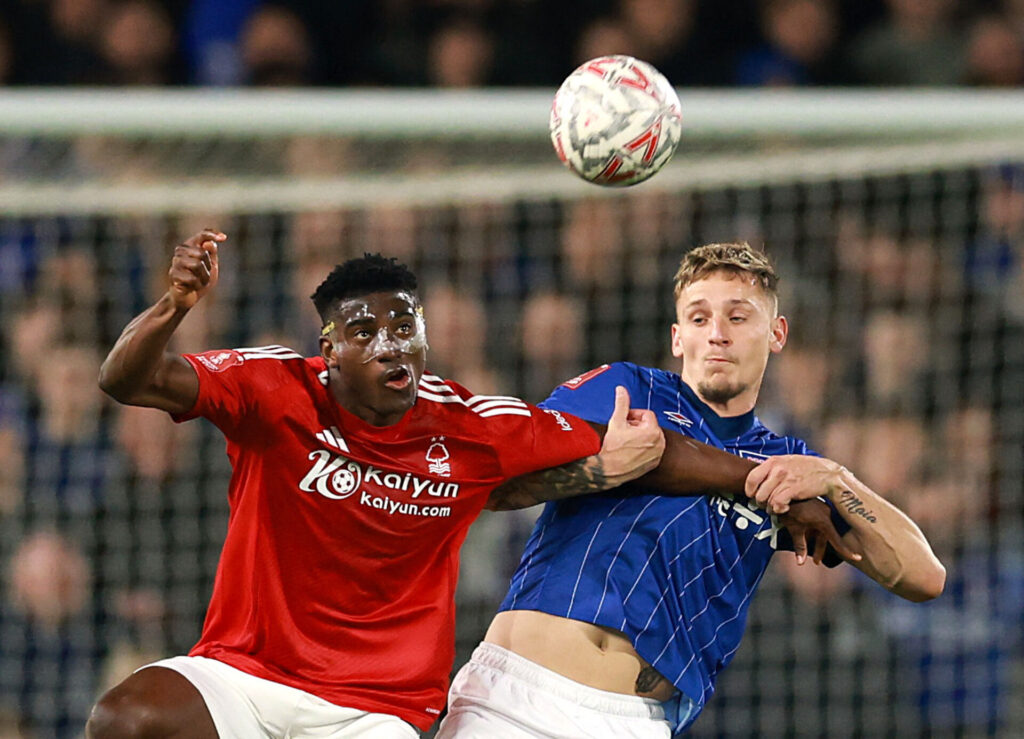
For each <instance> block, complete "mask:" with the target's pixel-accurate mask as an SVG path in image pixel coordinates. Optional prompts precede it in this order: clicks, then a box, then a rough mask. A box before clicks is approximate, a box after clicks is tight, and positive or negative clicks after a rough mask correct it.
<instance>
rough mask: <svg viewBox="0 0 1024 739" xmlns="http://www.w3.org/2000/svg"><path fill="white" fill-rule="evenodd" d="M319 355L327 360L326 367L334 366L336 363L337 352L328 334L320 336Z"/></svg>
mask: <svg viewBox="0 0 1024 739" xmlns="http://www.w3.org/2000/svg"><path fill="white" fill-rule="evenodd" d="M320 356H321V357H323V358H324V361H325V362H327V366H328V367H336V366H337V365H338V353H337V352H336V351H335V349H334V342H333V341H331V339H330V337H329V336H321V337H320Z"/></svg>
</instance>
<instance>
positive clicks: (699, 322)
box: [690, 316, 708, 326]
mask: <svg viewBox="0 0 1024 739" xmlns="http://www.w3.org/2000/svg"><path fill="white" fill-rule="evenodd" d="M707 322H708V319H707V318H705V317H704V316H694V317H693V318H691V319H690V323H692V324H693V325H694V326H703V325H704V324H705V323H707Z"/></svg>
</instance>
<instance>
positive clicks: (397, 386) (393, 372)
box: [384, 367, 412, 390]
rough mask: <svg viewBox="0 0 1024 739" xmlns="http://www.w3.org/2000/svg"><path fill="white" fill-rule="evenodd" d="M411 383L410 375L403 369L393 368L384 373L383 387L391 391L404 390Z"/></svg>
mask: <svg viewBox="0 0 1024 739" xmlns="http://www.w3.org/2000/svg"><path fill="white" fill-rule="evenodd" d="M411 382H412V375H410V374H409V370H407V369H406V368H405V367H395V368H394V369H389V370H388V371H387V372H385V373H384V386H385V387H389V388H391V389H392V390H405V388H407V387H409V383H411Z"/></svg>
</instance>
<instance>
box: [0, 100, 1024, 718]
mask: <svg viewBox="0 0 1024 739" xmlns="http://www.w3.org/2000/svg"><path fill="white" fill-rule="evenodd" d="M681 101H682V108H683V113H684V126H685V128H684V131H685V134H684V139H683V144H682V146H681V148H680V150H679V152H678V153H677V154H676V157H675V159H674V160H673V161H672V162H671V163H670V164H669V165H668V166H667V167H666V169H665V170H664V171H663V172H661V173H659V174H658V175H657V176H656V177H654V178H653V179H652V180H650V181H649V182H647V183H644V184H642V185H639V186H636V187H633V188H628V189H622V190H618V189H605V188H598V187H595V186H592V185H588V184H586V183H583V182H581V181H579V180H577V179H575V178H574V177H573V176H572V175H571V174H569V173H568V172H567V171H566V170H564V169H563V168H562V167H561V166H560V165H559V164H558V162H557V160H556V159H555V156H554V154H553V152H552V151H551V149H550V144H549V142H548V140H547V131H546V127H545V122H546V120H547V108H548V105H549V104H550V95H549V94H548V93H540V92H530V91H502V92H479V93H471V94H466V93H458V94H456V93H440V92H401V93H397V92H396V93H384V92H379V93H378V92H362V93H288V92H281V93H266V94H255V93H253V94H250V93H241V92H237V93H135V92H132V93H114V92H112V93H51V92H38V91H33V92H26V93H5V95H4V96H3V98H0V316H2V321H0V335H2V344H0V562H2V570H0V583H2V586H3V587H2V591H0V735H5V733H4V732H5V730H6V729H10V730H11V731H12V732H13V731H14V729H13V728H12V727H16V726H21V727H23V729H24V730H25V731H27V732H30V733H31V734H33V735H38V736H50V735H59V736H73V735H76V733H77V732H79V731H80V727H81V725H82V723H83V722H84V720H85V717H86V715H87V712H88V709H89V707H90V705H91V704H92V702H93V701H94V700H95V698H96V696H97V694H98V693H99V692H100V691H101V690H102V689H104V688H105V687H109V685H111V684H113V683H114V682H117V681H119V680H120V679H122V678H123V677H124V676H126V675H127V674H128V672H130V670H131V669H133V668H134V667H136V666H138V665H140V664H143V663H145V662H146V661H149V660H152V659H156V658H159V657H163V656H169V655H171V654H175V653H182V652H183V651H185V650H187V649H188V648H189V647H190V646H191V645H192V644H193V643H194V641H195V640H196V638H197V637H198V634H199V629H200V626H201V623H202V616H203V613H204V608H205V604H206V600H207V598H208V596H209V592H210V589H211V587H212V579H213V573H214V571H215V568H216V563H217V559H218V555H219V551H220V544H221V542H222V540H223V535H224V531H225V527H226V522H227V515H228V509H227V502H226V497H225V491H226V489H227V481H228V476H229V473H230V470H229V468H228V464H227V460H226V458H225V455H224V453H223V450H224V447H223V442H222V440H221V438H220V436H219V434H218V433H217V432H216V430H215V429H213V428H212V427H210V426H208V425H206V424H205V423H203V422H196V423H192V424H185V425H183V426H175V425H174V424H173V423H171V422H170V420H169V419H168V418H167V417H166V416H164V415H163V414H161V413H159V412H156V411H149V410H139V409H127V408H121V407H116V406H115V405H113V404H111V403H109V402H107V401H105V400H104V399H103V398H102V397H101V394H100V393H99V391H98V390H97V389H96V381H95V378H96V373H97V368H98V366H99V362H100V361H101V359H102V356H103V355H104V353H105V352H106V350H107V349H108V348H109V346H110V345H111V344H112V343H113V341H114V339H115V338H116V337H117V335H118V334H119V332H120V330H121V328H122V327H123V326H124V325H125V324H126V323H127V322H128V320H129V319H130V318H131V317H132V316H133V315H135V314H136V313H138V312H139V311H140V310H142V309H143V308H144V307H146V306H147V305H148V304H150V303H151V302H152V301H153V300H154V299H155V297H156V296H157V295H159V294H160V292H161V291H162V290H163V289H164V280H165V275H166V270H167V266H168V264H169V259H170V253H171V249H172V248H173V245H174V244H175V243H178V242H180V241H181V240H182V239H183V238H186V237H187V236H188V235H190V234H192V233H194V232H195V231H197V230H198V229H200V228H203V227H207V226H213V227H217V228H220V229H222V230H223V231H225V232H227V233H228V234H229V240H228V242H227V244H226V245H225V246H224V247H223V249H222V252H221V255H222V256H221V282H220V285H219V286H218V287H217V289H216V292H215V293H214V294H212V295H211V296H210V298H209V299H208V300H205V301H203V302H202V303H201V304H200V307H199V308H197V309H196V310H195V311H194V312H193V313H191V314H190V315H189V316H188V318H187V319H186V321H185V323H184V324H183V325H182V327H181V329H180V331H179V332H178V334H177V335H176V336H175V339H174V341H175V344H174V348H175V349H176V350H179V351H200V350H204V349H208V348H216V347H232V346H260V345H265V344H285V345H288V346H291V347H293V348H295V349H298V350H300V351H302V352H305V353H314V352H316V339H317V333H318V332H317V329H318V319H317V317H316V315H315V313H314V311H313V308H312V304H311V302H310V301H309V300H308V296H309V295H310V293H311V292H312V290H313V288H314V287H315V286H316V284H318V282H319V281H320V280H321V279H322V278H323V276H324V275H325V274H326V273H327V271H329V269H330V268H331V267H332V266H333V265H334V264H336V263H338V262H340V261H342V260H343V259H345V258H348V257H351V256H356V255H360V254H362V253H363V252H367V251H369V252H373V251H381V252H384V253H386V254H389V255H394V256H397V257H399V258H400V259H401V260H403V261H406V262H407V263H409V264H410V266H411V267H413V268H414V270H415V271H416V272H417V274H418V275H419V276H420V280H421V283H422V285H423V286H424V287H423V291H422V292H423V298H424V302H425V306H426V311H427V319H428V323H429V333H430V344H431V350H430V367H431V370H432V371H433V372H435V373H437V374H441V375H444V376H448V377H451V378H452V379H455V380H458V381H460V382H462V383H463V384H465V385H467V386H469V387H471V388H472V389H474V390H475V391H477V392H480V393H499V392H500V393H501V394H509V393H515V394H518V395H520V396H522V397H524V398H526V399H528V400H531V401H533V402H537V401H540V400H541V399H543V398H544V397H545V396H546V395H547V393H548V392H549V391H550V390H551V389H552V388H553V387H554V386H556V385H557V384H559V383H560V382H562V381H564V380H566V379H567V378H570V377H572V376H574V375H576V374H579V373H580V372H582V371H585V370H586V369H589V368H591V367H594V366H596V365H599V364H602V363H605V362H612V361H617V360H629V361H632V362H637V363H640V364H647V365H655V366H661V367H664V368H667V369H675V370H678V369H679V368H678V366H677V365H676V364H675V360H673V359H672V357H671V354H670V352H669V351H668V338H669V326H670V325H671V323H672V322H673V320H674V308H673V302H672V295H671V276H672V274H673V273H674V271H675V268H676V266H677V264H678V262H679V259H680V258H681V256H682V254H683V253H684V251H685V250H687V249H688V248H690V247H692V246H695V245H699V244H703V243H708V242H720V241H737V240H739V241H748V242H750V243H751V244H754V245H757V246H762V245H763V246H764V248H765V249H766V250H767V251H768V253H769V254H770V255H771V256H772V257H773V259H774V261H775V262H776V264H777V266H778V270H779V272H780V274H781V276H782V282H781V285H780V289H781V309H782V311H783V313H785V314H786V315H787V316H788V317H789V321H790V326H791V336H790V341H789V345H788V346H787V347H786V349H785V350H784V351H783V352H782V353H781V354H780V355H778V356H777V357H773V359H772V360H771V362H770V363H769V372H768V378H767V381H766V385H765V387H764V389H763V391H762V396H761V402H760V403H759V411H758V412H759V416H760V417H761V418H762V420H764V421H765V423H766V424H767V425H768V426H769V427H771V428H773V429H774V430H776V431H778V432H780V433H781V432H784V433H792V434H796V435H799V436H802V437H804V438H806V439H807V440H808V442H809V443H810V445H811V446H812V447H813V448H815V449H817V450H820V451H821V452H822V453H823V454H825V455H827V456H829V457H831V458H833V459H836V460H838V461H840V462H842V463H843V464H845V465H847V466H848V467H849V468H850V469H851V470H853V471H854V472H855V473H856V474H857V475H858V476H859V477H860V478H861V479H862V480H864V481H865V482H866V483H867V484H869V485H870V486H872V487H873V489H875V490H876V491H878V492H879V493H881V494H883V495H884V496H886V497H887V498H889V499H890V500H892V501H893V502H895V503H896V504H897V505H899V506H900V507H901V508H902V509H903V510H905V511H906V512H908V513H909V514H910V515H911V516H912V517H913V518H914V519H915V520H916V521H917V522H918V523H919V524H920V525H921V527H922V529H923V530H924V531H925V533H926V534H927V535H928V536H929V538H930V540H931V542H932V543H933V545H934V547H935V549H936V551H937V553H938V554H939V556H940V558H941V559H942V560H943V562H944V563H945V565H946V567H947V571H948V578H947V588H946V594H945V595H943V596H942V598H940V599H939V600H937V601H935V602H933V603H930V604H928V605H926V606H918V605H915V604H910V603H906V602H903V601H900V600H899V599H897V598H896V597H895V596H891V595H888V594H887V593H885V592H884V591H883V590H882V589H881V588H879V587H877V586H875V585H874V584H873V583H871V582H870V581H868V580H867V578H865V577H863V576H861V575H860V574H859V573H857V572H856V571H855V570H854V569H853V568H851V567H840V568H836V569H833V570H824V569H819V568H813V567H803V568H796V567H795V566H794V565H793V562H792V558H791V557H790V556H789V555H780V556H778V557H777V558H776V561H775V562H774V563H773V565H772V567H771V568H770V569H769V572H768V575H767V576H766V577H765V579H764V581H763V582H762V584H761V586H760V590H759V593H758V595H757V596H756V597H755V598H754V604H753V607H752V609H751V615H750V620H749V624H748V627H747V634H746V637H745V639H744V641H743V643H742V645H741V647H740V649H739V651H738V652H737V653H736V655H735V659H734V660H733V662H732V664H731V665H730V666H729V667H728V668H727V669H726V670H724V672H723V673H722V676H721V678H720V680H719V683H718V690H717V693H716V695H715V697H714V698H713V699H712V700H711V702H710V703H709V705H708V707H707V709H706V710H705V712H704V714H703V715H702V716H701V717H700V718H699V719H698V721H697V723H696V724H695V725H694V727H693V734H694V735H695V736H719V735H728V736H733V735H736V736H741V735H754V734H757V735H762V734H763V735H787V736H789V735H803V734H808V735H830V736H831V735H848V734H850V735H862V736H883V735H896V734H897V733H899V734H902V733H903V732H909V733H912V734H921V735H925V734H927V735H931V736H960V735H972V736H974V735H1004V736H1018V735H1021V734H1024V716H1022V714H1024V706H1022V705H1021V701H1020V695H1021V694H1022V688H1024V669H1022V658H1021V655H1022V644H1024V637H1022V629H1024V618H1022V615H1021V608H1022V603H1024V544H1022V542H1024V537H1022V531H1024V525H1022V524H1024V520H1022V519H1024V484H1022V483H1024V471H1022V463H1024V453H1022V451H1024V410H1022V409H1024V397H1022V396H1024V97H1022V96H1020V95H1008V94H1005V93H1000V94H998V95H994V94H987V93H969V92H962V93H954V92H941V93H916V92H915V93H911V92H905V91H896V92H891V93H885V94H881V93H854V92H849V93H836V92H833V93H824V92H820V93H782V92H772V93H760V92H715V93H713V94H712V93H684V94H682V95H681ZM536 513H537V511H535V510H533V511H523V512H517V513H501V514H490V515H485V516H484V517H482V518H481V520H480V521H478V523H477V524H476V525H475V526H474V528H473V530H472V531H471V533H470V537H469V539H468V540H467V543H466V547H465V550H464V556H463V566H462V573H461V580H460V587H459V595H458V600H459V614H458V624H459V628H458V644H457V646H458V659H457V662H456V668H458V667H459V666H460V665H461V663H462V662H463V661H465V659H466V658H467V657H468V654H469V651H470V650H471V649H472V647H473V646H474V645H475V644H476V642H477V641H478V640H479V639H480V638H481V636H482V634H483V631H484V629H485V628H486V625H487V623H488V622H489V619H490V617H491V616H492V615H493V613H494V611H495V608H496V606H497V604H498V602H499V601H500V599H501V597H502V595H503V594H504V590H505V587H506V586H507V583H508V577H509V575H510V573H511V571H512V569H513V568H514V566H515V564H516V562H517V558H518V554H519V553H520V552H521V550H522V547H523V545H524V543H525V540H526V537H527V535H528V534H529V531H530V528H531V525H532V520H533V517H534V516H535V515H536ZM424 638H430V637H429V635H424Z"/></svg>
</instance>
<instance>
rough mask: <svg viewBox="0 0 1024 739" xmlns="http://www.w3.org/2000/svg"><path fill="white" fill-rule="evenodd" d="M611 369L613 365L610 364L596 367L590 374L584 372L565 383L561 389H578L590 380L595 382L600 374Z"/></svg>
mask: <svg viewBox="0 0 1024 739" xmlns="http://www.w3.org/2000/svg"><path fill="white" fill-rule="evenodd" d="M609 369H611V365H610V364H602V365H601V366H600V367H595V368H594V369H592V370H590V371H589V372H584V373H583V374H582V375H577V376H576V377H574V378H572V379H571V380H566V381H565V382H563V383H562V384H561V387H567V388H569V389H570V390H575V389H576V388H578V387H579V386H580V385H582V384H583V383H585V382H587V381H588V380H593V379H594V378H595V377H597V376H598V375H599V374H601V373H602V372H605V371H606V370H609Z"/></svg>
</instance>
